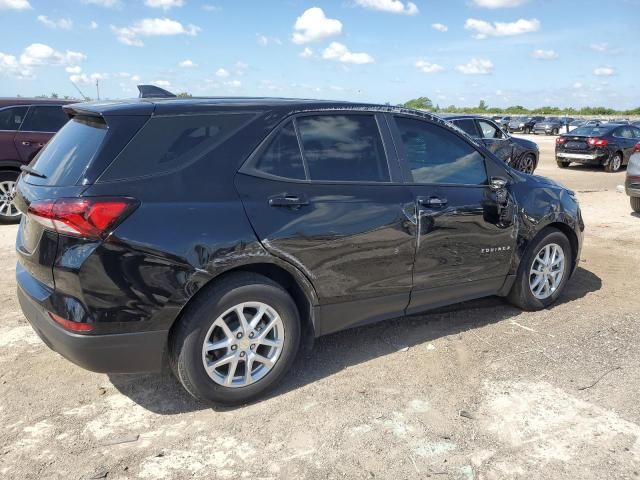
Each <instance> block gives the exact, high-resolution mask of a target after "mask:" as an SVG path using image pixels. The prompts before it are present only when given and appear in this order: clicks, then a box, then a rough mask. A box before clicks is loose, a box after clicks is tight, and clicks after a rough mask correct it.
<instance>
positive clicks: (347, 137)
mask: <svg viewBox="0 0 640 480" xmlns="http://www.w3.org/2000/svg"><path fill="white" fill-rule="evenodd" d="M296 122H297V124H298V130H299V132H300V139H301V141H302V147H303V152H304V159H305V161H306V162H307V168H308V170H309V178H310V179H311V180H318V181H322V180H326V181H357V182H388V181H389V167H388V165H387V158H386V155H385V151H384V146H383V144H382V139H381V137H380V130H379V129H378V123H377V121H376V118H375V116H374V115H349V114H347V115H312V116H304V117H299V118H298V119H297V120H296Z"/></svg>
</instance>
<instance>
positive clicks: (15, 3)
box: [0, 0, 31, 10]
mask: <svg viewBox="0 0 640 480" xmlns="http://www.w3.org/2000/svg"><path fill="white" fill-rule="evenodd" d="M30 8H31V4H30V3H29V2H28V1H27V0H0V10H29V9H30Z"/></svg>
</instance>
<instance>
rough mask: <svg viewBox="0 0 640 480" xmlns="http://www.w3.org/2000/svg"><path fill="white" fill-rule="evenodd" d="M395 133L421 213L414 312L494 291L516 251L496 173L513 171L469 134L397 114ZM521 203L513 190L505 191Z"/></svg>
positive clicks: (507, 196)
mask: <svg viewBox="0 0 640 480" xmlns="http://www.w3.org/2000/svg"><path fill="white" fill-rule="evenodd" d="M392 125H393V126H394V128H393V129H392V130H393V133H394V139H395V143H396V147H397V149H398V154H399V156H400V160H401V165H402V167H403V168H404V177H405V181H406V182H407V183H408V184H409V188H410V189H411V192H412V194H413V197H414V202H415V204H416V211H417V216H418V218H417V238H416V243H417V249H416V260H415V266H414V273H413V291H412V293H411V303H410V305H409V307H408V310H407V313H412V312H418V311H421V310H424V309H425V308H427V307H433V306H438V305H444V304H448V303H452V302H455V301H460V300H464V299H468V298H475V297H480V296H484V295H490V294H494V293H496V292H497V291H498V289H499V288H500V287H501V286H502V285H503V283H504V280H505V278H506V275H507V273H508V270H509V266H510V264H511V259H512V256H513V254H514V252H515V246H516V245H515V239H516V234H515V233H516V232H515V225H514V223H513V221H512V218H502V219H501V218H500V208H499V205H498V201H497V197H496V194H497V192H495V191H493V190H492V189H491V188H490V186H489V178H490V177H492V176H506V175H507V174H506V172H505V170H504V169H503V168H502V166H501V165H499V164H498V163H497V162H495V160H493V159H490V158H488V159H486V160H485V158H484V157H483V156H482V154H481V153H480V151H479V150H477V149H476V147H475V146H474V145H472V144H471V143H469V142H468V141H467V140H466V139H464V138H463V137H462V136H458V135H457V134H455V133H454V132H452V131H451V130H449V129H445V128H443V127H441V126H439V125H436V124H434V123H432V122H429V121H426V120H422V119H418V118H410V117H405V116H394V117H393V122H392ZM501 193H504V194H505V197H506V198H507V199H508V201H509V202H511V205H513V198H512V196H511V194H510V193H509V192H508V191H507V190H505V191H504V192H501Z"/></svg>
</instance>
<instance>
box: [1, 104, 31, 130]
mask: <svg viewBox="0 0 640 480" xmlns="http://www.w3.org/2000/svg"><path fill="white" fill-rule="evenodd" d="M28 108H29V107H9V108H3V109H2V110H0V130H18V128H20V124H21V123H22V121H23V120H24V116H25V114H26V113H27V110H28Z"/></svg>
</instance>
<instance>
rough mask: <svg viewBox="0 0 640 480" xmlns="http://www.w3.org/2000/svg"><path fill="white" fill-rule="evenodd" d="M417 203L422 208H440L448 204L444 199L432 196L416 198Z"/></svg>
mask: <svg viewBox="0 0 640 480" xmlns="http://www.w3.org/2000/svg"><path fill="white" fill-rule="evenodd" d="M418 203H419V204H420V205H422V206H423V207H429V208H442V207H444V206H445V205H446V204H447V203H448V202H447V199H446V198H442V197H435V196H433V197H418Z"/></svg>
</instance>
